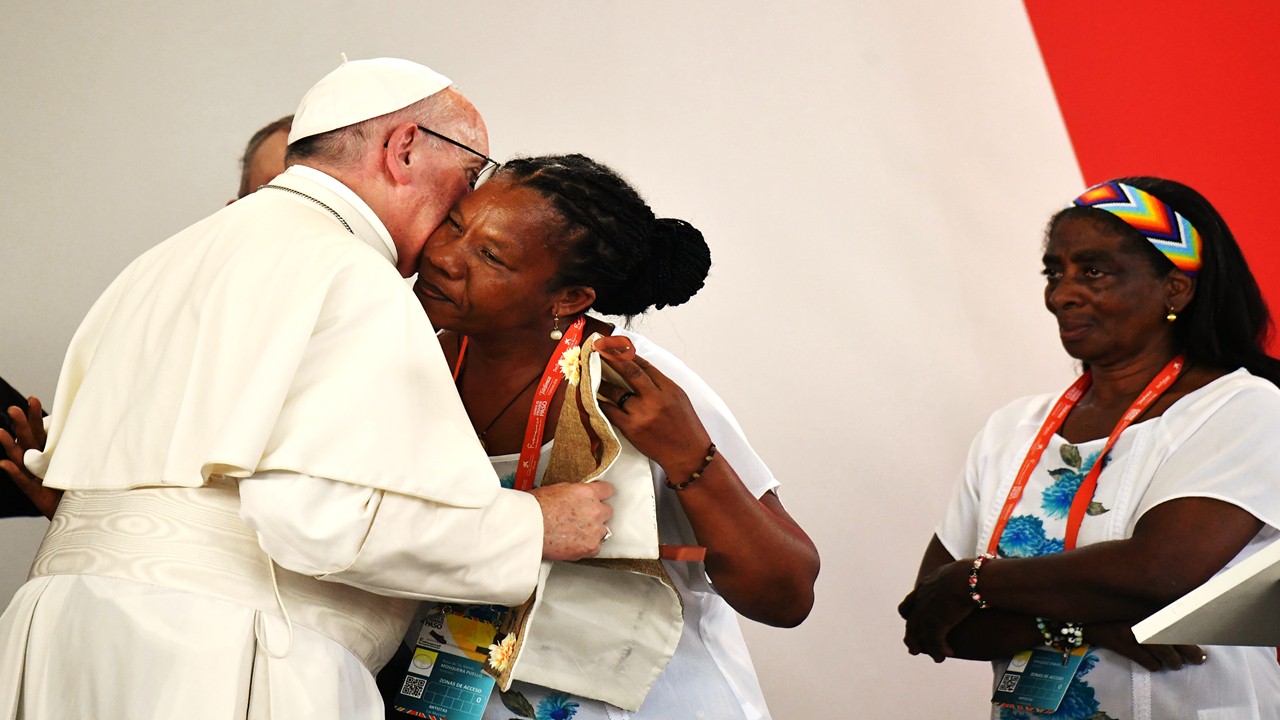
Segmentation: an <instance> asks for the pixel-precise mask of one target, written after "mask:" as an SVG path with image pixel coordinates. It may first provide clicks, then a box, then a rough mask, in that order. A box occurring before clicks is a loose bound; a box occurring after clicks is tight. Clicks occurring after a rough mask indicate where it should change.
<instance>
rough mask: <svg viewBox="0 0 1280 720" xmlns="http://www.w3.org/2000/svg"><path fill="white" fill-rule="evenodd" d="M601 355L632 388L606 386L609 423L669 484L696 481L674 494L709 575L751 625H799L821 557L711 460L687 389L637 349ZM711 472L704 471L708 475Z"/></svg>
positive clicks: (768, 499)
mask: <svg viewBox="0 0 1280 720" xmlns="http://www.w3.org/2000/svg"><path fill="white" fill-rule="evenodd" d="M595 346H596V348H597V349H598V350H599V351H600V356H601V357H602V358H603V359H604V361H605V362H607V363H608V364H609V366H610V367H612V368H613V369H614V370H615V371H617V372H618V374H619V375H621V376H622V378H623V379H624V380H625V381H626V382H627V384H628V385H630V387H631V390H627V389H625V388H621V387H617V386H611V385H602V386H601V394H602V395H603V396H604V397H605V398H606V399H607V400H608V401H609V402H610V403H613V404H612V405H609V404H605V405H603V406H602V409H603V411H604V414H605V417H606V418H608V420H609V422H611V423H613V425H614V426H615V427H616V428H618V429H619V430H620V431H622V433H623V434H624V435H626V437H627V439H628V440H630V441H631V444H632V445H634V446H635V447H636V449H637V450H639V451H640V452H642V453H644V454H645V455H646V456H648V457H649V458H650V459H652V460H654V461H655V462H657V463H658V464H659V465H661V466H662V469H663V470H664V471H665V472H666V474H667V476H668V478H669V479H670V480H671V482H674V483H682V482H685V481H688V480H690V479H691V478H692V476H693V473H695V472H698V471H699V470H700V469H701V470H702V472H701V475H700V477H699V478H698V479H697V481H696V482H691V483H688V484H687V485H686V486H685V487H683V489H680V490H676V489H674V488H672V489H666V488H663V489H660V490H661V492H668V493H675V496H676V497H677V498H678V500H679V502H680V507H681V508H682V509H683V510H684V514H685V517H687V518H688V520H689V525H690V527H692V529H693V533H694V535H695V536H696V537H697V541H698V543H699V544H701V545H705V546H706V548H707V558H706V560H705V567H706V572H707V576H708V577H709V578H711V581H712V582H713V583H714V584H715V589H716V592H718V593H719V594H720V596H721V597H723V598H724V599H725V601H726V602H728V603H729V605H730V606H731V607H732V608H733V609H734V610H736V611H738V612H739V613H741V614H742V615H743V616H745V617H748V618H751V619H752V620H755V621H757V622H762V623H765V624H767V625H774V626H777V627H792V626H795V625H798V624H800V623H801V622H803V621H804V619H805V618H806V617H807V616H808V615H809V611H810V610H811V609H813V585H814V582H815V581H816V580H817V577H818V568H819V564H820V563H819V559H818V551H817V549H816V548H815V547H814V546H813V541H811V540H810V539H809V536H808V535H806V534H805V532H804V530H803V529H801V527H800V525H799V524H798V523H796V521H795V520H793V519H792V518H791V516H790V515H789V514H787V511H786V509H785V508H783V507H782V503H781V501H779V500H778V496H777V495H776V494H775V493H774V492H772V491H769V492H766V493H764V495H763V496H761V497H758V498H757V497H755V496H753V495H752V494H751V492H749V491H748V490H747V487H746V486H745V485H744V484H743V483H742V480H741V479H740V478H739V477H738V474H737V472H736V471H735V470H734V469H733V467H732V465H730V463H729V459H728V458H726V457H725V456H724V455H719V454H718V455H716V456H715V458H714V459H713V460H712V461H710V462H707V461H706V460H705V458H706V456H707V455H706V453H707V446H708V445H710V443H711V438H710V436H709V434H708V433H707V429H706V427H704V426H703V424H702V421H701V420H700V419H699V418H698V415H697V413H696V412H695V411H694V409H693V405H692V404H691V403H690V402H689V397H688V396H687V395H686V394H685V392H684V390H682V389H680V387H679V386H678V385H677V384H676V383H675V382H673V381H672V380H671V379H670V378H668V377H667V376H666V375H664V374H663V373H662V372H661V371H659V370H658V369H657V368H655V367H654V366H653V365H651V364H649V363H648V362H646V361H645V360H644V359H643V358H640V357H637V356H636V354H635V349H634V348H633V347H632V345H631V341H630V340H628V339H627V338H625V337H620V336H614V337H605V338H600V339H598V340H596V344H595ZM704 465H705V467H704Z"/></svg>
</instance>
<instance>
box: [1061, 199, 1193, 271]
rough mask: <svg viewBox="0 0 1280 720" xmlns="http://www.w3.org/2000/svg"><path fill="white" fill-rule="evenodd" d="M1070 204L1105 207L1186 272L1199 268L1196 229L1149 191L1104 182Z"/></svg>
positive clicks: (1100, 208)
mask: <svg viewBox="0 0 1280 720" xmlns="http://www.w3.org/2000/svg"><path fill="white" fill-rule="evenodd" d="M1074 204H1075V205H1079V206H1081V207H1092V208H1098V209H1099V210H1106V211H1107V212H1109V213H1111V214H1112V215H1115V216H1116V217H1118V218H1120V219H1121V220H1123V221H1125V223H1127V224H1128V225H1129V226H1130V227H1132V228H1133V229H1134V230H1137V231H1138V232H1139V233H1141V234H1142V236H1143V237H1145V238H1146V239H1147V240H1149V241H1151V244H1152V245H1155V246H1156V249H1157V250H1159V251H1160V252H1161V253H1163V254H1164V256H1165V257H1167V258H1169V260H1170V261H1171V262H1172V263H1173V264H1174V266H1175V267H1177V268H1178V269H1179V270H1181V271H1182V272H1184V273H1186V274H1187V275H1192V276H1194V275H1195V274H1196V273H1197V272H1198V271H1199V270H1200V265H1201V262H1200V257H1201V256H1200V231H1198V230H1196V229H1195V227H1193V226H1192V225H1191V223H1190V222H1188V221H1187V219H1186V218H1184V217H1182V216H1181V215H1179V214H1178V213H1177V212H1175V211H1174V209H1173V208H1171V207H1169V206H1168V205H1165V204H1164V203H1163V202H1161V201H1160V200H1159V199H1157V198H1156V197H1155V196H1154V195H1152V194H1151V193H1148V192H1146V191H1144V190H1139V189H1138V188H1136V187H1134V186H1132V185H1125V184H1124V183H1118V182H1108V183H1102V184H1101V185H1094V186H1093V187H1091V188H1089V189H1088V190H1085V191H1084V193H1083V194H1082V195H1081V196H1080V197H1078V198H1076V199H1075V201H1074Z"/></svg>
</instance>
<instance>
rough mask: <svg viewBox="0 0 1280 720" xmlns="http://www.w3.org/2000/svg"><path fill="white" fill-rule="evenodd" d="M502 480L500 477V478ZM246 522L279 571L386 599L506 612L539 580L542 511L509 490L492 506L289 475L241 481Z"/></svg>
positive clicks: (528, 497) (530, 499)
mask: <svg viewBox="0 0 1280 720" xmlns="http://www.w3.org/2000/svg"><path fill="white" fill-rule="evenodd" d="M495 482H496V480H495ZM240 499H241V508H240V515H241V517H242V518H244V520H245V523H246V524H247V525H248V526H249V527H251V528H254V529H256V530H257V531H258V543H259V544H260V545H261V546H262V548H263V549H264V550H266V551H267V553H268V554H269V555H270V556H271V557H272V558H274V559H275V561H276V562H277V563H279V564H280V565H282V566H284V567H286V568H289V569H290V570H293V571H295V572H299V573H303V574H305V575H312V576H316V577H320V578H322V579H324V580H328V581H334V582H340V583H343V584H346V585H352V586H354V587H358V588H364V589H366V590H369V591H371V592H376V593H378V594H382V595H394V596H397V597H411V598H418V599H430V600H441V601H446V602H475V601H477V600H480V601H486V602H491V603H498V604H503V605H513V604H516V603H519V602H522V601H524V600H525V599H526V598H528V597H529V593H530V592H531V591H532V589H533V588H534V586H536V585H537V582H538V572H539V563H540V562H541V560H542V514H541V511H540V510H539V508H538V501H537V500H536V499H535V498H534V497H533V496H532V495H530V494H529V493H523V492H517V491H515V490H502V491H500V492H499V494H498V495H497V497H496V498H494V502H493V503H491V504H489V505H487V506H486V507H483V508H457V507H451V506H448V505H440V504H438V503H432V502H424V501H422V500H418V499H416V498H411V497H408V496H407V495H399V494H396V493H389V492H385V491H383V490H375V489H373V488H367V487H363V486H360V485H347V484H345V483H336V482H332V481H329V480H325V479H323V478H313V477H308V476H305V475H295V474H292V473H282V472H264V473H257V474H255V475H254V476H253V477H250V478H246V479H244V480H241V481H240Z"/></svg>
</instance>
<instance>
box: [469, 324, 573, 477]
mask: <svg viewBox="0 0 1280 720" xmlns="http://www.w3.org/2000/svg"><path fill="white" fill-rule="evenodd" d="M586 326H587V318H586V316H584V315H579V316H578V319H576V320H574V321H573V322H572V323H571V324H570V325H569V327H568V328H566V329H565V332H564V337H562V338H560V343H559V344H558V345H556V350H555V352H553V353H551V359H550V360H548V361H547V368H546V370H544V371H543V372H542V380H541V381H540V382H539V383H538V391H537V392H536V393H535V394H534V397H533V404H532V405H531V406H530V407H529V420H528V422H527V423H526V424H525V428H524V444H522V445H521V446H520V463H519V465H517V466H516V482H515V488H516V489H517V490H524V491H526V492H527V491H529V490H532V489H533V482H534V480H535V479H536V476H537V474H538V459H539V457H541V455H542V438H543V436H544V435H546V432H547V413H548V412H549V411H550V409H551V400H552V399H553V398H554V397H555V396H556V390H557V389H558V388H559V387H560V381H561V380H563V379H564V373H562V372H561V371H560V358H561V357H562V356H563V355H564V353H565V351H566V350H568V349H570V348H575V347H577V346H578V345H580V344H581V343H582V330H583V328H585V327H586ZM466 356H467V338H466V337H465V336H464V337H463V338H462V342H461V344H460V345H459V347H458V359H457V361H456V362H455V363H454V366H453V381H454V382H457V381H458V375H459V374H460V373H461V372H462V361H463V359H464V358H465V357H466Z"/></svg>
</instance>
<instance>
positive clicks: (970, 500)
mask: <svg viewBox="0 0 1280 720" xmlns="http://www.w3.org/2000/svg"><path fill="white" fill-rule="evenodd" d="M1057 397H1058V396H1057V395H1044V396H1039V397H1034V398H1027V399H1023V400H1019V401H1016V402H1014V403H1012V404H1010V405H1008V406H1007V407H1005V408H1003V409H1001V410H1000V411H998V412H996V413H995V414H994V415H992V416H991V418H990V419H989V420H988V421H987V425H986V427H985V428H984V429H983V431H982V432H981V433H979V435H978V437H977V438H976V439H975V440H974V442H973V445H972V447H971V448H970V451H969V459H968V462H967V463H966V467H965V473H964V478H963V481H962V482H961V483H960V484H959V486H958V487H957V489H956V492H955V494H954V495H953V497H952V500H951V504H950V507H949V509H948V511H947V515H946V517H945V518H944V519H943V522H942V524H941V525H940V526H939V528H938V533H937V534H938V538H939V540H941V541H942V544H943V545H944V546H945V547H946V548H947V550H948V551H949V552H950V553H951V554H952V556H953V557H956V558H965V557H974V556H975V555H977V554H979V553H982V552H986V549H987V548H986V546H987V542H988V540H989V539H990V537H991V533H992V531H993V530H994V528H995V524H996V520H997V517H998V515H999V513H1000V509H1001V507H1002V505H1003V504H1004V500H1005V498H1006V497H1007V496H1008V493H1009V488H1010V487H1011V486H1012V484H1013V479H1014V476H1015V475H1016V473H1017V470H1018V466H1019V465H1020V464H1021V462H1022V460H1023V458H1024V457H1025V456H1026V453H1027V450H1028V448H1029V447H1030V445H1031V441H1032V439H1033V438H1034V436H1035V434H1036V432H1037V431H1038V430H1039V428H1040V425H1041V424H1042V423H1043V421H1044V418H1045V416H1046V415H1047V414H1048V412H1049V409H1050V408H1051V407H1052V406H1053V402H1054V401H1055V400H1056V399H1057ZM1105 444H1106V438H1099V439H1096V440H1091V441H1089V442H1085V443H1078V444H1070V443H1068V442H1066V440H1064V439H1063V438H1062V437H1060V436H1056V435H1055V436H1054V437H1053V439H1052V441H1051V442H1050V444H1049V446H1048V447H1047V448H1046V449H1045V452H1044V454H1043V455H1042V456H1041V458H1040V463H1039V465H1037V466H1036V469H1035V471H1034V472H1033V473H1032V475H1031V478H1030V480H1029V481H1028V483H1027V486H1026V488H1025V490H1024V493H1023V496H1022V500H1021V502H1020V503H1019V504H1018V506H1017V508H1016V509H1015V510H1014V513H1013V516H1012V517H1011V518H1010V520H1009V522H1008V524H1007V525H1006V526H1005V529H1004V532H1003V533H1002V535H1001V539H1000V546H999V554H1000V555H1001V556H1004V557H1035V556H1038V555H1047V554H1049V553H1055V552H1062V550H1063V536H1064V534H1065V528H1066V522H1067V512H1068V510H1069V508H1070V506H1071V500H1072V498H1073V496H1074V494H1075V491H1076V488H1078V487H1079V486H1080V482H1081V481H1082V480H1083V478H1084V476H1085V475H1087V474H1088V472H1089V470H1090V469H1091V468H1092V467H1093V465H1094V463H1096V462H1098V454H1099V453H1100V452H1101V451H1102V448H1103V446H1104V445H1105ZM1104 462H1105V463H1106V464H1105V465H1104V466H1103V467H1104V470H1103V473H1102V475H1101V477H1100V478H1099V481H1098V488H1097V491H1096V492H1095V493H1094V498H1093V504H1092V505H1091V507H1090V509H1089V513H1088V514H1087V515H1086V516H1085V519H1084V522H1083V523H1082V525H1081V527H1080V535H1079V538H1078V540H1077V545H1078V546H1081V547H1083V546H1085V545H1089V544H1092V543H1098V542H1104V541H1107V540H1119V539H1124V538H1127V537H1130V536H1132V534H1133V529H1134V526H1135V525H1136V524H1137V522H1138V520H1139V518H1141V517H1142V515H1143V514H1144V513H1145V512H1146V511H1147V510H1150V509H1151V508H1153V507H1155V506H1156V505H1159V504H1160V503H1162V502H1165V501H1167V500H1172V499H1174V498H1179V497H1211V498H1214V499H1217V500H1221V501H1223V502H1227V503H1231V504H1232V505H1236V506H1238V507H1240V508H1243V509H1244V510H1247V511H1248V512H1249V513H1251V514H1252V515H1253V516H1254V517H1256V518H1258V519H1259V520H1261V521H1262V522H1263V523H1264V526H1263V528H1262V530H1261V531H1259V533H1258V534H1257V536H1255V537H1254V538H1253V540H1252V541H1250V543H1249V544H1248V545H1247V546H1246V547H1245V548H1244V549H1243V550H1241V551H1240V554H1239V555H1237V556H1236V558H1234V559H1233V560H1232V561H1231V562H1230V563H1228V565H1227V567H1230V566H1231V565H1234V564H1235V563H1237V562H1239V561H1240V560H1242V559H1244V558H1245V557H1248V556H1249V555H1252V554H1253V553H1254V552H1256V551H1257V550H1259V549H1260V548H1262V547H1264V546H1266V545H1267V544H1269V543H1270V542H1272V541H1275V540H1276V539H1277V537H1280V531H1277V528H1280V492H1278V491H1277V487H1280V390H1278V389H1277V388H1276V387H1275V386H1274V385H1272V384H1271V383H1269V382H1267V381H1265V380H1262V379H1259V378H1256V377H1254V376H1252V375H1250V374H1249V373H1248V372H1246V371H1244V370H1238V371H1236V372H1234V373H1231V374H1230V375H1226V376H1224V377H1222V378H1219V379H1218V380H1215V381H1214V382H1212V383H1209V384H1208V385H1206V386H1205V387H1203V388H1200V389H1199V390H1196V391H1195V392H1192V393H1189V394H1187V395H1186V396H1184V397H1182V398H1181V399H1179V400H1178V401H1177V402H1175V403H1174V404H1173V405H1172V406H1170V407H1169V409H1168V410H1166V411H1165V413H1164V414H1163V415H1161V416H1159V417H1156V418H1152V419H1150V420H1147V421H1145V422H1142V423H1138V424H1136V425H1132V426H1130V427H1129V428H1128V429H1127V430H1125V431H1124V433H1123V434H1122V435H1121V436H1120V439H1119V440H1118V441H1117V443H1116V445H1115V447H1114V448H1113V449H1112V450H1111V453H1110V454H1109V455H1108V457H1107V458H1106V460H1105V461H1104ZM1062 619H1064V620H1070V619H1071V618H1062ZM1206 652H1207V653H1208V655H1209V660H1208V662H1206V663H1205V664H1204V665H1200V666H1187V667H1185V668H1184V669H1182V670H1177V671H1170V670H1166V671H1162V672H1155V673H1152V672H1149V671H1147V670H1145V669H1143V668H1142V667H1141V666H1139V665H1137V664H1136V663H1133V662H1130V661H1129V660H1127V659H1125V658H1123V657H1121V656H1119V655H1117V654H1115V653H1113V652H1111V651H1109V650H1103V649H1099V648H1094V649H1091V650H1090V652H1089V655H1088V657H1087V658H1086V660H1085V663H1084V664H1083V665H1082V669H1081V672H1080V673H1079V674H1077V676H1076V679H1075V680H1074V681H1073V683H1072V686H1071V687H1070V689H1069V690H1068V692H1067V695H1066V697H1065V698H1064V700H1063V703H1062V706H1061V707H1060V708H1059V709H1058V711H1057V712H1056V713H1054V714H1052V715H1038V714H1035V713H1028V712H1023V711H1014V710H1009V709H1001V708H993V709H992V715H991V717H992V718H997V719H999V720H1021V719H1022V718H1033V717H1049V718H1062V719H1063V720H1169V719H1175V718H1177V719H1180V718H1190V719H1193V720H1276V719H1277V718H1280V664H1277V662H1276V653H1275V650H1274V649H1273V648H1257V647H1216V646H1215V647H1211V648H1208V649H1206ZM1005 664H1006V663H1005V662H996V663H993V665H994V666H995V677H997V678H998V677H1000V675H1001V674H1002V673H1003V671H1004V667H1005Z"/></svg>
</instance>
